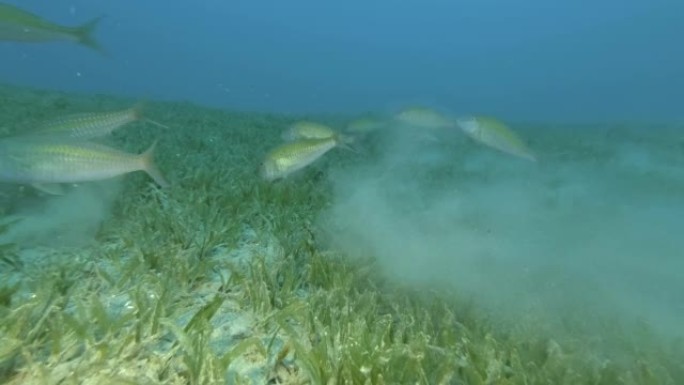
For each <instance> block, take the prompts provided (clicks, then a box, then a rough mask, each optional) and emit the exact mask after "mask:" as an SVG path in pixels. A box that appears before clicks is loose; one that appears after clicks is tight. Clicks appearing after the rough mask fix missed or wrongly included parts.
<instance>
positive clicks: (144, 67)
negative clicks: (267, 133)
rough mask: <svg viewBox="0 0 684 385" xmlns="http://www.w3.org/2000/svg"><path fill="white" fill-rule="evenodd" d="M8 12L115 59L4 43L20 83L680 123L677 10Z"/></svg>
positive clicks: (328, 107)
mask: <svg viewBox="0 0 684 385" xmlns="http://www.w3.org/2000/svg"><path fill="white" fill-rule="evenodd" d="M9 3H12V4H17V5H19V4H20V5H21V6H22V7H23V8H24V9H27V10H30V11H32V12H35V13H37V14H40V15H42V16H44V17H45V18H48V19H50V20H53V21H57V22H61V23H64V24H74V25H75V24H79V23H82V22H84V21H86V20H88V19H90V18H92V17H95V16H98V15H105V16H106V18H105V19H104V20H103V22H102V25H101V26H100V28H99V30H98V31H97V37H98V39H99V40H100V41H101V42H102V44H103V45H104V47H105V48H106V50H107V51H108V52H109V54H110V56H109V57H103V56H100V55H98V54H96V53H94V52H92V51H89V50H87V49H84V48H82V47H78V46H76V45H71V44H68V43H67V44H38V45H21V44H17V43H7V42H2V43H0V55H1V57H2V61H0V74H2V78H0V80H1V81H3V82H11V83H14V84H18V85H28V86H37V87H41V88H45V87H47V88H55V89H62V90H74V91H86V92H97V93H108V94H109V93H113V94H120V95H127V96H135V97H146V98H165V99H182V100H190V101H193V102H196V103H200V104H204V105H211V106H218V107H223V108H232V109H249V110H260V111H277V112H288V113H299V112H350V111H354V112H357V111H364V110H374V111H377V110H391V109H393V108H395V107H397V106H400V105H404V104H406V103H427V104H431V105H434V106H439V107H441V108H444V109H448V110H450V111H452V112H454V113H489V114H493V115H497V116H500V117H502V118H506V119H514V120H541V121H544V120H563V121H591V122H596V121H615V120H620V121H625V120H627V121H635V120H639V121H654V120H657V121H672V120H675V119H677V120H680V119H681V118H682V115H683V114H682V112H681V111H682V109H681V100H683V99H684V76H682V73H683V71H684V47H682V45H681V43H680V42H679V38H680V37H681V36H684V23H682V22H681V15H683V14H684V3H683V2H681V1H676V0H650V1H637V0H622V1H618V0H597V1H586V0H581V1H564V2H549V1H546V0H523V1H516V2H507V1H493V0H464V1H447V0H421V1H417V0H403V1H401V2H398V1H388V0H384V1H383V0H372V1H371V0H365V1H359V0H345V1H338V2H322V1H313V0H308V1H302V0H295V1H287V2H284V1H254V0H250V1H244V0H243V1H220V0H205V1H201V2H195V3H192V2H188V1H185V2H181V1H145V2H140V1H132V0H117V1H106V0H74V1H51V2H45V1H41V0H24V1H18V0H14V1H9Z"/></svg>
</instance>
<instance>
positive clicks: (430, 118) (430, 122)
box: [394, 106, 455, 129]
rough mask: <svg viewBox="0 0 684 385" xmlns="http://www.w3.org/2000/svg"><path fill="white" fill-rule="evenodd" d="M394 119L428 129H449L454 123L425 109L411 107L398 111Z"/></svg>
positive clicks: (437, 113) (433, 111) (431, 110)
mask: <svg viewBox="0 0 684 385" xmlns="http://www.w3.org/2000/svg"><path fill="white" fill-rule="evenodd" d="M394 119H395V120H396V121H398V122H400V123H403V124H406V125H409V126H414V127H419V128H428V129H441V128H451V127H454V126H455V122H454V121H453V120H452V119H450V118H448V117H446V116H444V115H443V114H441V113H439V112H437V111H435V110H433V109H431V108H427V107H421V106H413V107H406V108H404V109H402V110H400V111H399V112H398V113H397V114H396V115H394Z"/></svg>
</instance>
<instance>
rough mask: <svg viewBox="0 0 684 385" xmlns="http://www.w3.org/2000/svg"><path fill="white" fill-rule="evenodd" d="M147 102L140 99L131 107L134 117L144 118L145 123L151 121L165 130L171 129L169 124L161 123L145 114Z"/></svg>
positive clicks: (136, 118) (135, 118)
mask: <svg viewBox="0 0 684 385" xmlns="http://www.w3.org/2000/svg"><path fill="white" fill-rule="evenodd" d="M146 104H147V103H146V102H145V101H140V102H137V103H136V104H135V105H134V106H133V107H131V113H132V114H133V119H134V120H142V121H144V122H145V123H150V124H152V125H155V126H157V127H160V128H163V129H165V130H168V129H169V126H167V125H166V124H162V123H159V122H157V121H155V120H152V119H149V118H147V117H146V116H145V105H146Z"/></svg>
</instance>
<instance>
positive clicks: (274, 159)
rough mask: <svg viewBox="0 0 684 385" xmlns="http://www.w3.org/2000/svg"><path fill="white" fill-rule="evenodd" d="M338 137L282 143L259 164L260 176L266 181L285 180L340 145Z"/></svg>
mask: <svg viewBox="0 0 684 385" xmlns="http://www.w3.org/2000/svg"><path fill="white" fill-rule="evenodd" d="M341 144H342V142H340V139H339V138H338V137H329V138H322V139H302V140H299V141H296V142H289V143H284V144H282V145H280V146H278V147H276V148H274V149H273V150H271V151H270V152H269V153H268V154H267V155H266V157H265V158H264V161H263V162H262V163H261V168H260V174H261V177H262V178H263V179H265V180H266V181H273V180H275V179H281V178H285V177H287V176H288V175H290V174H292V173H293V172H295V171H297V170H300V169H302V168H304V167H306V166H308V165H310V164H311V163H313V162H314V161H316V160H317V159H318V158H320V157H322V156H323V155H325V153H326V152H328V151H330V150H332V149H333V148H335V147H337V146H339V145H341Z"/></svg>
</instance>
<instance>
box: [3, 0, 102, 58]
mask: <svg viewBox="0 0 684 385" xmlns="http://www.w3.org/2000/svg"><path fill="white" fill-rule="evenodd" d="M101 19H102V17H101V16H100V17H97V18H94V19H92V20H90V21H89V22H87V23H85V24H82V25H80V26H76V27H69V26H64V25H59V24H55V23H53V22H51V21H48V20H45V19H43V18H41V17H39V16H37V15H34V14H32V13H30V12H27V11H24V10H22V9H20V8H17V7H15V6H13V5H10V4H5V3H0V40H8V41H20V42H46V41H58V40H62V41H74V42H76V43H78V44H81V45H83V46H86V47H88V48H91V49H94V50H96V51H99V52H103V50H102V47H101V46H100V44H99V43H98V42H97V40H95V38H94V37H93V32H94V30H95V28H96V27H97V24H98V23H99V22H100V20H101Z"/></svg>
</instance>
